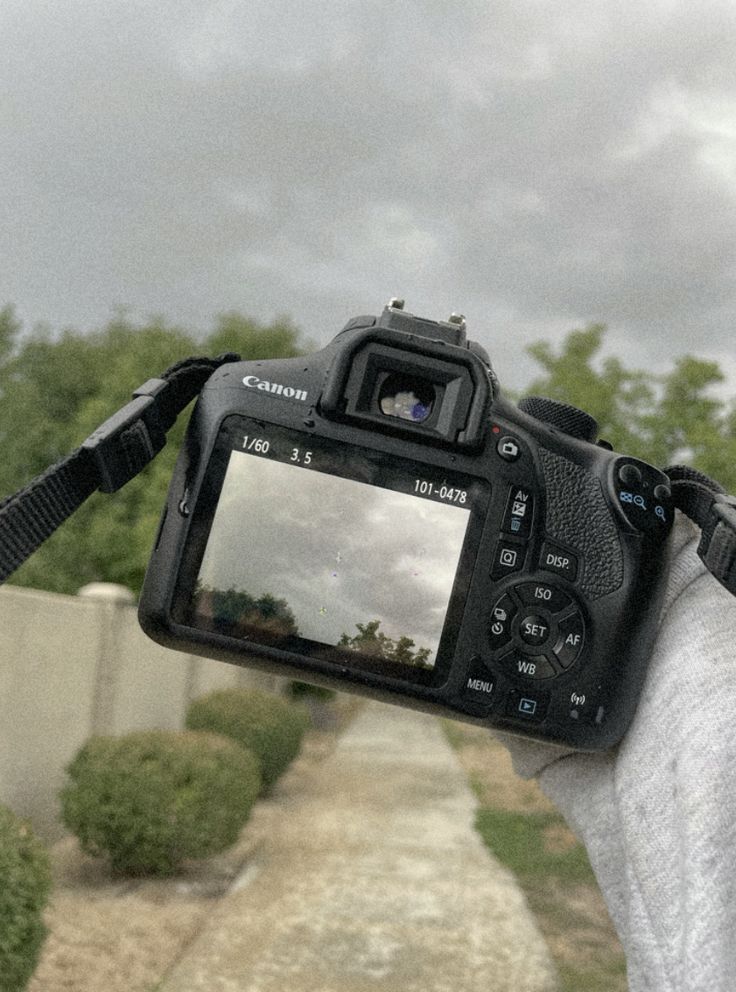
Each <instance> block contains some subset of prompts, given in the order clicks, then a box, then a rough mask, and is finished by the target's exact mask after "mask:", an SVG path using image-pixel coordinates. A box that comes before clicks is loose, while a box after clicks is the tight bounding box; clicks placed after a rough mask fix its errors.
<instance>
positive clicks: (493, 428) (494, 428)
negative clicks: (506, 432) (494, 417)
mask: <svg viewBox="0 0 736 992" xmlns="http://www.w3.org/2000/svg"><path fill="white" fill-rule="evenodd" d="M491 430H492V431H493V433H494V434H500V433H501V428H500V427H499V426H498V424H494V425H493V426H492V427H491Z"/></svg>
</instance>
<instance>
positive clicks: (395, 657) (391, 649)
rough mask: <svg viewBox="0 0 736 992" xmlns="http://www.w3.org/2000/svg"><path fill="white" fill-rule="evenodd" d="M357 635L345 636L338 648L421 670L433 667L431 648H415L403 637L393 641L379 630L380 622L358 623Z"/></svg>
mask: <svg viewBox="0 0 736 992" xmlns="http://www.w3.org/2000/svg"><path fill="white" fill-rule="evenodd" d="M355 626H356V628H357V630H358V633H357V634H354V635H353V636H352V637H350V636H349V635H348V634H343V635H342V636H341V638H340V640H339V641H338V642H337V646H338V647H341V648H348V650H350V651H357V652H359V653H360V654H365V655H370V656H371V657H375V658H383V659H385V660H386V661H397V662H400V663H401V664H402V665H416V666H418V667H420V668H429V667H431V665H430V662H429V656H430V654H431V652H430V650H429V648H417V649H416V651H415V650H413V648H414V641H413V640H412V639H411V638H410V637H407V636H406V635H402V636H401V637H399V639H398V641H393V640H392V639H391V638H390V637H388V636H387V635H386V634H384V633H383V631H382V630H379V627H380V626H381V621H380V620H369V621H368V623H356V625H355Z"/></svg>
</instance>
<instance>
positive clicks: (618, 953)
mask: <svg viewBox="0 0 736 992" xmlns="http://www.w3.org/2000/svg"><path fill="white" fill-rule="evenodd" d="M444 729H445V733H446V734H447V738H448V740H449V742H450V744H451V745H452V746H453V748H454V749H455V751H456V752H457V755H458V758H459V759H460V762H461V764H462V765H463V767H464V769H465V772H466V774H467V776H468V781H469V783H470V785H471V787H472V789H473V791H474V792H475V794H476V795H477V797H478V801H479V809H478V812H477V815H476V829H477V830H478V832H479V834H480V836H481V837H482V839H483V841H484V842H485V844H486V846H487V847H488V848H489V850H490V851H491V852H492V853H493V855H494V856H495V857H496V858H497V859H498V861H500V862H501V864H503V865H504V866H505V867H506V868H508V869H509V871H511V872H513V874H514V875H515V876H516V878H517V880H518V882H519V885H520V886H521V888H522V890H523V892H524V894H525V896H526V899H527V902H528V904H529V908H530V909H531V911H532V913H533V914H534V917H535V918H536V921H537V925H538V926H539V929H540V930H541V932H542V935H543V936H544V938H545V940H546V942H547V946H548V947H549V950H550V953H551V954H552V957H553V959H554V962H555V965H556V967H557V972H558V975H559V979H560V992H626V990H627V988H628V985H627V982H626V961H625V958H624V954H623V950H622V948H621V945H620V943H619V941H618V938H617V936H616V932H615V930H614V928H613V925H612V923H611V921H610V918H609V916H608V913H607V911H606V908H605V904H604V902H603V898H602V896H601V894H600V890H599V889H598V884H597V882H596V880H595V876H594V874H593V870H592V869H591V867H590V862H589V861H588V856H587V853H586V851H585V848H584V847H583V845H582V844H581V843H580V842H579V841H578V840H577V838H576V837H575V835H574V834H573V833H572V832H571V831H570V830H569V828H568V827H567V825H566V823H565V821H564V820H563V818H562V817H561V816H560V815H559V813H558V812H557V810H556V809H555V807H554V806H552V804H551V803H550V802H549V801H548V800H547V799H546V797H545V796H544V795H543V794H542V793H541V791H540V790H539V788H538V786H537V785H536V783H534V782H527V781H524V780H522V779H520V778H518V776H516V775H515V774H514V772H513V770H512V768H511V763H510V760H509V756H508V753H507V751H506V750H505V749H504V748H503V747H501V745H500V744H499V743H498V742H497V741H495V740H494V739H493V738H492V737H491V735H490V734H489V733H488V732H487V731H485V730H483V729H479V728H475V727H471V726H469V725H467V724H460V723H452V722H450V721H445V722H444Z"/></svg>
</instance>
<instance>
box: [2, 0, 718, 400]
mask: <svg viewBox="0 0 736 992" xmlns="http://www.w3.org/2000/svg"><path fill="white" fill-rule="evenodd" d="M735 28H736V10H734V8H733V6H732V5H731V4H730V3H726V2H707V3H705V4H701V5H697V6H693V5H687V4H685V3H684V2H665V0H661V2H659V3H654V4H650V5H647V6H646V9H644V8H642V6H641V5H640V4H634V3H633V2H632V3H628V4H625V5H623V6H621V5H619V6H618V7H616V8H613V7H611V6H610V5H608V4H602V3H599V4H595V3H593V4H590V3H586V4H583V3H571V4H565V5H551V4H533V5H524V6H520V5H519V4H518V3H511V2H510V0H500V2H497V3H494V4H493V5H492V7H491V6H489V5H488V4H486V3H480V2H464V3H455V4H448V3H446V2H444V0H433V2H426V3H423V4H418V3H415V4H408V5H407V4H404V5H401V7H400V8H398V7H397V6H396V5H395V4H387V3H385V2H378V3H372V4H368V5H358V4H355V3H347V2H342V3H340V2H336V0H332V2H328V3H326V4H321V5H317V6H316V7H315V6H314V5H312V6H304V5H296V4H290V3H279V2H271V3H266V2H265V0H261V2H255V0H254V2H252V3H249V4H247V5H246V4H238V3H233V2H230V0H227V2H226V0H219V2H217V0H215V2H211V3H204V4H202V3H196V4H195V3H190V2H177V3H173V2H168V3H167V2H162V3H157V4H155V5H151V4H146V3H142V2H137V3H126V4H122V3H120V2H116V0H109V2H108V3H105V4H103V5H100V4H92V3H91V2H88V3H85V2H80V3H77V4H74V5H67V7H61V8H59V7H53V6H51V5H49V4H47V3H41V2H40V0H24V2H23V3H20V2H19V0H6V2H5V3H4V5H3V8H2V11H0V56H1V58H0V66H2V68H1V69H0V73H1V74H2V78H1V79H0V83H1V84H2V93H3V99H2V102H0V126H2V132H3V142H2V146H0V181H1V182H2V188H3V197H2V201H0V254H1V256H2V258H3V267H2V281H1V282H0V287H1V289H2V297H3V299H6V300H13V301H15V302H16V303H17V304H18V306H19V310H20V313H21V315H23V316H24V317H26V319H28V320H29V321H30V322H33V321H36V320H48V321H51V322H52V323H53V324H55V325H58V324H59V323H69V322H72V323H75V324H81V325H83V326H90V325H91V324H93V323H95V322H99V321H101V320H103V319H105V317H106V316H107V315H108V314H109V312H110V308H111V306H112V305H114V304H121V303H122V304H128V305H130V306H131V307H132V308H133V310H134V312H135V313H137V314H139V315H147V314H149V313H152V312H156V313H164V314H166V315H169V316H171V317H172V318H174V319H178V320H181V321H183V322H186V323H188V324H191V325H195V326H207V325H208V324H209V322H210V319H211V317H212V315H213V314H214V313H216V312H218V311H220V310H224V309H230V308H240V309H242V310H244V311H246V312H248V313H251V314H253V315H254V316H257V317H261V318H264V319H269V318H271V317H272V316H274V315H275V314H277V313H284V312H288V313H290V314H292V315H293V316H294V318H295V319H296V321H297V322H298V323H299V324H300V325H302V326H303V327H304V328H305V330H306V331H307V332H308V334H309V335H310V336H312V337H313V338H314V339H316V340H318V341H324V340H326V339H327V338H329V337H330V336H331V335H332V334H333V333H334V332H335V331H336V330H337V329H338V328H339V326H340V325H341V324H342V323H343V322H344V320H345V319H346V318H347V317H349V316H350V315H351V314H353V313H361V312H377V310H378V309H380V306H381V305H382V304H383V302H385V299H386V298H387V297H388V296H389V295H391V294H393V293H400V294H402V295H406V296H407V299H408V303H409V306H410V308H411V309H416V310H417V311H419V312H422V313H426V314H427V315H429V316H438V317H440V316H444V315H446V314H447V313H449V311H450V310H451V309H461V310H463V311H464V312H465V313H466V314H467V315H468V317H469V319H470V330H471V333H472V334H473V336H475V337H477V338H478V339H479V340H480V341H481V343H483V344H484V345H485V346H486V347H488V349H489V350H490V351H491V353H492V355H493V356H494V358H495V360H496V363H497V365H498V367H499V371H500V373H501V375H502V377H503V378H504V379H505V380H506V381H509V382H510V384H511V385H514V386H519V385H521V384H522V383H523V381H524V378H525V377H528V376H529V374H530V373H531V365H530V363H529V362H528V361H527V360H525V359H524V358H523V355H522V352H523V347H524V345H525V344H527V343H529V342H531V341H532V340H534V339H536V338H538V337H540V336H547V337H552V338H559V336H560V335H561V334H562V333H563V331H565V330H567V329H569V328H570V327H571V326H573V325H575V324H580V323H584V322H588V321H593V320H595V321H604V322H607V323H609V325H610V327H611V346H612V347H614V346H615V347H616V349H617V350H619V351H628V353H629V356H630V360H631V361H632V362H638V363H639V364H646V363H654V364H658V363H660V362H661V361H663V360H665V359H669V357H670V356H671V355H672V354H676V353H678V352H683V351H688V350H689V351H695V352H698V353H701V354H708V355H710V356H711V357H715V358H717V359H718V360H719V361H721V363H722V364H723V365H724V367H726V368H727V369H728V370H729V371H732V372H733V371H736V361H735V360H734V357H733V351H732V345H731V341H732V329H731V322H732V314H733V312H734V309H735V304H736V291H735V288H734V275H733V271H734V266H733V262H734V254H735V252H734V249H735V248H736V195H735V194H736V166H734V162H735V161H736V155H735V153H736V72H735V70H734V66H735V65H736V58H735V57H734V56H736V51H735V49H736V42H734V40H733V39H734V38H736V31H735V30H734V29H735ZM663 346H665V347H663ZM663 353H664V354H663Z"/></svg>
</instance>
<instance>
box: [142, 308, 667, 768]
mask: <svg viewBox="0 0 736 992" xmlns="http://www.w3.org/2000/svg"><path fill="white" fill-rule="evenodd" d="M595 432H596V425H595V422H594V421H593V420H592V418H590V417H588V416H587V415H586V414H585V413H583V412H582V411H579V410H576V409H575V408H572V407H567V406H563V405H562V404H557V403H553V402H552V401H544V400H527V401H522V402H521V404H520V405H519V407H517V406H516V405H514V404H513V403H511V402H509V401H507V400H506V399H505V398H504V397H503V396H502V395H501V392H500V389H499V386H498V382H497V380H496V378H495V375H494V373H493V370H492V368H491V366H490V362H489V361H488V358H487V356H486V355H485V352H483V350H482V349H481V348H479V347H478V346H477V345H475V344H472V343H468V342H467V341H466V339H465V329H464V321H463V320H462V318H459V317H456V316H455V315H453V317H452V318H450V320H449V321H447V322H436V321H431V320H425V319H422V318H418V317H415V316H413V315H411V314H409V313H406V312H405V311H404V309H403V303H402V302H401V301H396V300H392V301H391V303H390V304H389V305H388V306H387V307H386V308H385V309H384V311H383V313H382V315H381V316H380V317H379V318H375V317H357V318H355V319H354V320H352V321H350V322H349V323H348V325H347V326H346V327H345V328H344V329H343V331H341V332H340V333H339V334H338V335H337V337H336V338H335V339H334V340H333V341H332V342H331V343H330V344H329V345H328V346H327V347H325V348H324V349H322V350H321V351H319V352H317V353H315V354H313V355H310V356H306V357H304V358H290V359H278V360H271V361H255V362H234V363H231V364H227V365H223V366H222V367H221V368H220V369H219V370H218V371H217V372H215V373H214V374H213V375H212V377H211V378H210V379H209V381H208V382H207V383H206V385H205V387H204V389H203V391H202V393H201V395H200V398H199V400H198V402H197V405H196V408H195V411H194V413H193V415H192V419H191V421H190V424H189V427H188V433H187V438H186V442H185V444H184V446H183V448H182V451H181V453H180V456H179V460H178V462H177V466H176V469H175V472H174V476H173V479H172V482H171V486H170V490H169V495H168V499H167V504H166V507H165V508H164V513H163V517H162V521H161V525H160V528H159V533H158V536H157V539H156V546H155V549H154V552H153V555H152V558H151V562H150V564H149V568H148V572H147V575H146V580H145V584H144V588H143V592H142V596H141V601H140V608H139V618H140V622H141V625H142V627H143V629H144V630H145V631H146V633H147V634H149V636H151V637H152V638H153V639H154V640H156V641H158V642H160V643H162V644H164V645H166V646H169V647H172V648H176V649H178V650H184V651H187V652H191V653H194V654H200V655H204V656H206V657H211V658H217V659H220V660H223V661H228V662H232V663H235V664H239V665H245V666H248V667H256V668H260V669H263V670H266V671H269V672H273V673H275V674H277V675H281V676H286V677H288V678H292V679H298V680H301V681H306V682H312V683H315V684H318V685H323V686H327V687H330V688H336V689H341V690H344V691H350V692H357V693H361V694H364V695H366V696H370V697H373V698H377V699H382V700H385V701H388V702H393V703H398V704H401V705H405V706H411V707H414V708H417V709H421V710H426V711H428V712H432V713H437V714H441V715H444V716H447V717H450V718H453V719H460V720H466V721H469V722H471V723H476V724H482V725H487V726H489V727H495V728H498V729H502V730H505V731H510V732H512V733H516V734H522V735H525V736H528V737H532V738H536V739H538V740H543V741H554V742H557V743H560V744H564V745H567V746H571V747H575V748H579V749H582V750H600V749H604V748H607V747H610V746H612V745H613V744H615V743H616V742H617V741H618V740H619V739H620V738H621V736H622V735H623V733H624V732H625V730H626V727H627V726H628V724H629V722H630V720H631V718H632V716H633V713H634V710H635V707H636V703H637V700H638V697H639V693H640V690H641V686H642V683H643V680H644V675H645V672H646V665H647V661H648V656H649V654H650V651H651V648H652V644H653V642H654V638H655V635H656V625H657V620H658V615H659V611H660V608H661V602H662V596H663V590H664V581H665V577H666V565H667V561H666V554H667V543H668V542H667V536H668V533H669V531H670V528H671V525H672V521H673V514H674V509H673V505H672V500H671V493H670V489H669V480H668V478H667V476H665V475H664V474H663V473H662V472H660V471H658V470H657V469H655V468H653V467H652V466H650V465H648V464H646V463H644V462H642V461H640V460H638V459H636V458H632V457H629V456H627V455H621V454H617V453H615V452H613V451H611V450H610V448H609V447H608V446H607V445H605V444H603V443H600V444H596V443H594V438H595Z"/></svg>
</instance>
